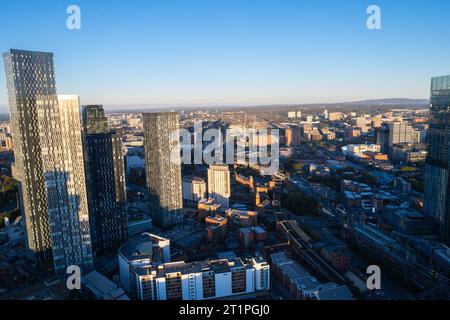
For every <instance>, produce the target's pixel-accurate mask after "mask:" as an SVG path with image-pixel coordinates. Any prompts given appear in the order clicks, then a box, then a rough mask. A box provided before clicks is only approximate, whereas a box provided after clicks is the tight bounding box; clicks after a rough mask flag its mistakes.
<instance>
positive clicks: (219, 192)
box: [208, 164, 231, 209]
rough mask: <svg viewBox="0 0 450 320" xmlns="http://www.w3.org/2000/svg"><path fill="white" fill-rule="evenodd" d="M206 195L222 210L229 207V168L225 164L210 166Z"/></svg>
mask: <svg viewBox="0 0 450 320" xmlns="http://www.w3.org/2000/svg"><path fill="white" fill-rule="evenodd" d="M208 193H209V198H212V199H214V200H215V202H216V203H218V204H220V205H221V206H222V208H224V209H226V208H229V207H230V197H231V186H230V168H228V166H227V165H226V164H212V165H210V166H209V169H208Z"/></svg>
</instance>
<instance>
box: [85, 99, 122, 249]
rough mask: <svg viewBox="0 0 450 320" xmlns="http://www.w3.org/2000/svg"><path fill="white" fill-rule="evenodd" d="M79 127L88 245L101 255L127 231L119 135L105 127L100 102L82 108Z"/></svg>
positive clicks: (116, 245)
mask: <svg viewBox="0 0 450 320" xmlns="http://www.w3.org/2000/svg"><path fill="white" fill-rule="evenodd" d="M83 126H84V132H85V136H84V143H85V158H86V179H87V189H88V200H89V221H90V225H91V238H92V247H93V250H94V253H95V254H96V255H105V254H110V253H113V252H115V251H116V250H117V249H118V248H119V247H120V246H121V245H122V244H123V243H124V242H125V241H126V240H127V234H128V231H127V210H126V202H127V201H126V186H125V184H126V183H125V168H124V160H123V154H122V137H121V135H120V134H119V133H116V132H113V131H110V130H109V129H108V121H107V118H106V117H105V112H104V109H103V106H101V105H95V106H94V105H92V106H84V107H83Z"/></svg>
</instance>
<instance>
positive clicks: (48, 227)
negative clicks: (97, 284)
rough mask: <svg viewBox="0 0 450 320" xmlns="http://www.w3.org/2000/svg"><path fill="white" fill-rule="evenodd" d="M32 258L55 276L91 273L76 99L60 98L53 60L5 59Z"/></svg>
mask: <svg viewBox="0 0 450 320" xmlns="http://www.w3.org/2000/svg"><path fill="white" fill-rule="evenodd" d="M3 57H4V61H5V70H6V79H7V87H8V94H9V105H10V111H11V122H12V134H13V139H14V149H15V150H14V151H15V160H16V169H17V177H18V180H19V186H20V188H19V192H20V199H21V203H22V205H21V210H22V216H23V218H24V220H25V226H26V236H27V237H26V241H27V247H28V249H29V252H30V253H32V254H33V255H34V256H35V257H36V258H37V259H38V260H39V261H46V260H50V259H51V258H53V264H54V268H55V272H56V273H65V272H66V268H67V267H68V266H70V265H77V266H79V267H81V268H82V269H83V271H89V270H90V269H92V267H93V256H92V247H91V239H90V229H89V215H88V206H87V195H86V183H85V173H84V158H83V146H82V136H81V121H80V112H79V103H78V97H77V96H59V97H58V96H57V93H56V82H55V71H54V64H53V54H52V53H43V52H31V51H22V50H10V51H9V52H7V53H5V54H4V55H3Z"/></svg>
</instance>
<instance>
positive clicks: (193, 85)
mask: <svg viewBox="0 0 450 320" xmlns="http://www.w3.org/2000/svg"><path fill="white" fill-rule="evenodd" d="M71 4H76V5H78V6H79V7H80V8H81V12H82V29H81V30H79V31H78V30H77V31H71V30H68V29H67V28H66V18H67V16H68V15H67V14H66V8H67V7H68V6H69V5H71ZM370 4H376V5H379V6H380V8H381V12H382V30H372V31H371V30H368V29H367V28H366V19H367V17H368V15H367V14H366V9H367V7H368V6H369V5H370ZM448 12H450V2H449V1H448V0H428V1H425V0H423V1H407V0H395V1H394V0H388V1H380V0H373V1H364V0H340V1H339V0H270V1H269V0H208V1H206V0H189V1H188V0H128V1H123V0H108V1H106V0H103V1H100V0H71V1H65V0H46V1H45V0H40V1H35V0H28V1H26V0H14V1H2V2H1V4H0V50H1V51H2V52H4V51H7V50H8V49H9V48H18V49H29V50H38V51H51V52H54V53H55V64H56V79H57V85H58V92H59V93H65V94H72V93H75V94H79V95H80V96H81V101H82V103H83V104H87V103H103V104H105V105H108V106H111V107H112V106H115V107H125V106H175V105H177V106H178V105H186V106H187V105H252V104H275V103H316V102H338V101H349V100H358V99H372V98H393V97H405V98H427V97H428V95H429V86H430V78H431V77H432V76H435V75H442V74H449V73H450V19H448ZM4 78H5V77H4V70H3V64H0V105H7V95H6V85H5V79H4Z"/></svg>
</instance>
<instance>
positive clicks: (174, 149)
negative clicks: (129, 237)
mask: <svg viewBox="0 0 450 320" xmlns="http://www.w3.org/2000/svg"><path fill="white" fill-rule="evenodd" d="M143 117H144V149H145V163H146V174H147V187H148V190H149V194H150V209H151V213H152V218H153V222H154V223H155V225H157V226H158V227H162V228H165V227H169V226H171V225H175V224H178V223H180V222H182V219H183V213H182V209H183V196H182V183H181V160H180V145H179V141H178V140H177V139H176V138H178V137H179V132H178V130H179V116H178V113H176V112H161V113H144V114H143Z"/></svg>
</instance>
